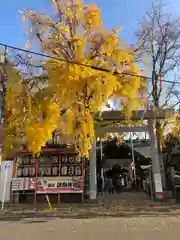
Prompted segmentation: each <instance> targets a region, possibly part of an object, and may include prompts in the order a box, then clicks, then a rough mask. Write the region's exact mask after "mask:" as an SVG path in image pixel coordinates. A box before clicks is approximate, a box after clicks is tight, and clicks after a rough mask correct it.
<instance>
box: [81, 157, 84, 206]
mask: <svg viewBox="0 0 180 240" xmlns="http://www.w3.org/2000/svg"><path fill="white" fill-rule="evenodd" d="M81 166H82V177H83V189H82V203H84V159H83V158H82V163H81Z"/></svg>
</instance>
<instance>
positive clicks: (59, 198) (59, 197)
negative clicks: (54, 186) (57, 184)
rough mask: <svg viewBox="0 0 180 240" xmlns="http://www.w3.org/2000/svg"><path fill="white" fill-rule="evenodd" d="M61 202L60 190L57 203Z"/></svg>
mask: <svg viewBox="0 0 180 240" xmlns="http://www.w3.org/2000/svg"><path fill="white" fill-rule="evenodd" d="M60 203H61V196H60V192H58V205H59V204H60Z"/></svg>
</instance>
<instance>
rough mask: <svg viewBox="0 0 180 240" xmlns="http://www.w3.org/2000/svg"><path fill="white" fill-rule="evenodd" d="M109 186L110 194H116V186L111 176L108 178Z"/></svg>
mask: <svg viewBox="0 0 180 240" xmlns="http://www.w3.org/2000/svg"><path fill="white" fill-rule="evenodd" d="M108 187H109V194H114V186H113V182H112V178H111V177H109V179H108Z"/></svg>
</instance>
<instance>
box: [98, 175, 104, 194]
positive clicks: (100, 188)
mask: <svg viewBox="0 0 180 240" xmlns="http://www.w3.org/2000/svg"><path fill="white" fill-rule="evenodd" d="M97 188H98V195H99V194H101V195H102V192H103V180H102V177H101V176H100V175H98V177H97Z"/></svg>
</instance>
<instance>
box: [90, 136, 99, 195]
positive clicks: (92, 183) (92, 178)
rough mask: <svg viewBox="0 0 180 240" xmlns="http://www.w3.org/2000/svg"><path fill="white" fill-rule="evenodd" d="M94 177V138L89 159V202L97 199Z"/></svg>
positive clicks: (95, 177)
mask: <svg viewBox="0 0 180 240" xmlns="http://www.w3.org/2000/svg"><path fill="white" fill-rule="evenodd" d="M96 175H97V174H96V138H94V142H93V144H92V149H91V152H90V159H89V198H90V199H91V200H95V199H96V197H97V176H96Z"/></svg>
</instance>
